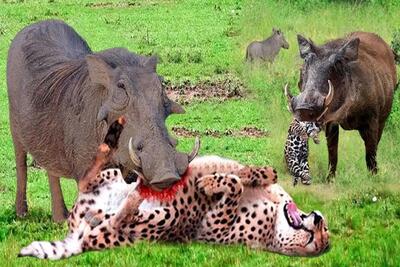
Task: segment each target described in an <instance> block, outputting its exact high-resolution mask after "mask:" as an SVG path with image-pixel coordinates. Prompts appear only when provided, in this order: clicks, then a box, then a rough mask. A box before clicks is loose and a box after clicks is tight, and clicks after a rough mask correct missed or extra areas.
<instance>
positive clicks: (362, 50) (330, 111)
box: [285, 32, 397, 177]
mask: <svg viewBox="0 0 400 267" xmlns="http://www.w3.org/2000/svg"><path fill="white" fill-rule="evenodd" d="M297 38H298V43H299V48H300V56H301V58H303V59H304V64H303V66H302V67H301V71H300V81H299V88H300V91H301V93H300V94H299V95H298V96H296V97H292V96H291V94H290V92H289V91H288V88H286V90H285V93H286V95H287V97H288V100H289V106H290V108H291V110H292V111H293V112H294V115H295V117H296V118H298V119H300V120H302V121H320V122H323V123H325V124H326V138H327V143H328V151H329V166H330V170H329V177H331V176H334V175H335V172H336V165H337V150H338V140H339V125H340V126H341V127H342V128H343V129H345V130H358V131H359V133H360V135H361V137H362V139H363V140H364V143H365V152H366V162H367V167H368V169H369V170H370V171H371V172H372V173H376V172H377V164H376V151H377V147H378V143H379V140H380V138H381V136H382V132H383V128H384V127H385V121H386V119H387V117H388V115H389V113H390V110H391V107H392V101H393V93H394V88H395V85H396V82H397V78H396V66H395V61H394V54H393V51H392V50H391V49H390V47H389V46H388V44H386V43H385V41H384V40H382V39H381V38H380V37H379V36H378V35H376V34H373V33H367V32H354V33H351V34H349V35H348V36H346V37H344V38H340V39H336V40H333V41H330V42H327V43H326V44H324V45H322V46H316V45H315V44H314V43H313V42H312V41H309V40H307V39H305V38H304V37H302V36H300V35H298V37H297Z"/></svg>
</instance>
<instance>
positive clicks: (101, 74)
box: [86, 55, 113, 88]
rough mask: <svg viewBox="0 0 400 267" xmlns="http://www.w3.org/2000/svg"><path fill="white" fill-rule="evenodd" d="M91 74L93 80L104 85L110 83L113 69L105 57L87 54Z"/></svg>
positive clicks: (106, 85)
mask: <svg viewBox="0 0 400 267" xmlns="http://www.w3.org/2000/svg"><path fill="white" fill-rule="evenodd" d="M86 62H87V64H88V69H89V76H90V79H91V80H92V82H94V83H97V84H101V85H103V86H104V87H106V88H107V87H108V86H109V85H110V81H111V76H112V71H113V69H112V68H111V66H109V65H108V64H107V63H106V62H105V61H104V60H103V59H101V58H100V57H98V56H95V55H88V56H86Z"/></svg>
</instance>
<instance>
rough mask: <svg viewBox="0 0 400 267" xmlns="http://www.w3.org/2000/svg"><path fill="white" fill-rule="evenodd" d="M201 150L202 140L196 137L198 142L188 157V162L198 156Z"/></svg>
mask: <svg viewBox="0 0 400 267" xmlns="http://www.w3.org/2000/svg"><path fill="white" fill-rule="evenodd" d="M199 150H200V138H199V137H198V136H196V140H195V141H194V147H193V150H192V152H190V154H189V156H188V161H189V163H190V162H191V161H192V160H193V159H194V158H195V157H196V156H197V154H198V153H199Z"/></svg>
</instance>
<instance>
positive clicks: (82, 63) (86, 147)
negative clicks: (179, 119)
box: [7, 20, 198, 221]
mask: <svg viewBox="0 0 400 267" xmlns="http://www.w3.org/2000/svg"><path fill="white" fill-rule="evenodd" d="M156 65H157V60H156V58H155V57H143V56H139V55H136V54H134V53H131V52H129V51H128V50H126V49H123V48H112V49H107V50H104V51H101V52H97V53H94V52H92V51H91V50H90V48H89V46H88V45H87V43H86V42H85V40H83V39H82V38H81V37H80V36H79V35H78V34H77V33H76V32H75V31H74V30H73V29H72V28H71V27H70V26H68V25H67V24H65V23H64V22H62V21H55V20H49V21H43V22H39V23H36V24H33V25H30V26H28V27H26V28H24V29H23V30H22V31H21V32H19V33H18V34H17V36H16V37H15V39H14V40H13V42H12V44H11V48H10V50H9V55H8V65H7V84H8V95H9V106H10V126H11V132H12V137H13V141H14V148H15V156H16V165H17V181H18V182H17V198H16V211H17V214H18V215H19V216H24V215H25V214H26V212H27V203H26V183H27V167H26V155H27V153H30V154H32V156H33V158H34V159H35V160H36V161H37V163H38V164H39V165H40V166H42V167H43V168H44V169H46V170H47V174H48V177H49V183H50V189H51V196H52V210H53V219H54V220H56V221H60V220H62V219H64V218H65V215H66V209H65V205H64V200H63V196H62V192H61V187H60V181H59V177H60V176H63V177H72V178H75V179H79V177H82V176H83V174H84V172H85V170H86V169H87V168H88V166H89V164H90V162H91V160H92V158H93V156H94V151H96V148H97V147H98V145H99V144H100V143H101V142H102V140H103V138H104V135H105V134H106V131H107V128H108V126H109V125H110V124H111V123H112V122H113V121H115V120H116V118H118V117H119V116H121V115H124V117H125V118H126V120H127V124H126V127H125V130H124V132H123V133H122V135H121V138H120V141H119V149H118V150H117V152H116V153H115V155H114V157H113V162H114V164H115V165H116V166H119V167H121V169H122V171H123V173H124V175H127V174H128V173H129V172H131V171H134V170H135V171H138V172H141V173H142V174H143V176H144V177H145V180H146V181H145V183H147V184H148V185H149V186H151V187H152V188H154V189H163V188H166V187H169V186H170V185H171V184H173V183H174V182H176V181H178V180H179V179H180V177H181V175H182V174H183V173H184V172H185V171H186V169H187V166H188V162H190V160H192V159H193V157H194V155H195V154H196V152H197V150H198V147H196V148H195V149H194V151H193V152H192V153H191V154H190V155H187V154H185V153H179V152H177V151H176V149H175V146H176V140H175V139H173V138H171V137H170V136H169V134H168V131H167V129H166V126H165V119H166V118H167V117H168V116H169V115H170V114H172V113H183V112H184V110H183V108H182V107H180V106H179V105H178V104H177V103H175V102H172V101H171V100H170V99H168V97H167V96H166V94H165V92H164V90H163V88H162V85H161V81H160V77H159V76H158V75H157V72H156ZM128 148H129V149H128Z"/></svg>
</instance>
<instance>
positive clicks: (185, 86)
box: [164, 76, 246, 104]
mask: <svg viewBox="0 0 400 267" xmlns="http://www.w3.org/2000/svg"><path fill="white" fill-rule="evenodd" d="M164 88H165V90H166V92H167V95H168V96H169V97H170V98H171V99H172V100H174V101H176V102H178V103H180V104H188V103H190V102H192V101H194V100H196V101H200V102H201V101H205V100H210V99H212V100H218V101H226V100H228V99H239V98H242V97H243V96H244V92H245V91H246V90H245V88H244V85H243V83H242V82H241V81H240V80H239V79H238V78H236V77H234V76H226V77H225V78H224V79H219V80H214V81H211V80H205V81H201V82H199V83H196V84H192V83H191V82H190V81H185V82H183V83H181V84H179V85H175V84H171V82H170V81H165V82H164Z"/></svg>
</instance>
